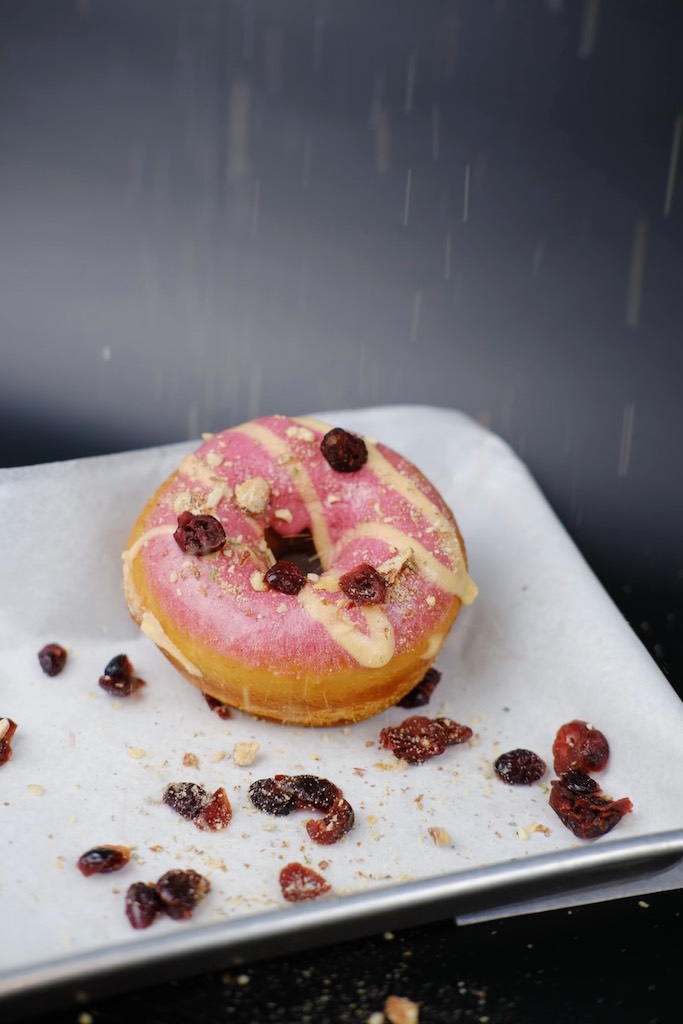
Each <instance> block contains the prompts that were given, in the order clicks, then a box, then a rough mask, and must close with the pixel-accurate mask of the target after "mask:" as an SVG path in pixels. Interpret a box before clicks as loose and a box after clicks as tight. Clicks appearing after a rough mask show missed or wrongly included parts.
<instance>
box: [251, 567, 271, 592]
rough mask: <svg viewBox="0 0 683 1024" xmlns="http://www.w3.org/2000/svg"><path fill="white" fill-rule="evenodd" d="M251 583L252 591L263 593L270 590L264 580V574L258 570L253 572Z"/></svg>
mask: <svg viewBox="0 0 683 1024" xmlns="http://www.w3.org/2000/svg"><path fill="white" fill-rule="evenodd" d="M249 582H250V583H251V589H252V590H258V591H262V590H267V589H268V587H267V585H266V582H265V580H264V579H263V573H262V572H259V571H258V569H257V570H256V572H252V574H251V576H250V577H249Z"/></svg>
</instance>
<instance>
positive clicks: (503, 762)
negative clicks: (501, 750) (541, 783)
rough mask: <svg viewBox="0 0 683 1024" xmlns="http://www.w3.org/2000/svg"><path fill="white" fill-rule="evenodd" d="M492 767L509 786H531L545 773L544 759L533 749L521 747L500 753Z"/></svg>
mask: <svg viewBox="0 0 683 1024" xmlns="http://www.w3.org/2000/svg"><path fill="white" fill-rule="evenodd" d="M493 767H494V769H495V771H496V774H497V775H498V776H499V778H501V779H502V780H503V782H507V783H508V785H510V786H531V785H533V783H534V782H538V780H539V779H541V778H543V776H544V775H545V761H543V760H542V759H541V758H540V757H539V756H538V754H534V752H533V750H525V749H524V748H522V747H517V749H516V750H508V751H507V753H505V754H501V755H500V757H499V758H497V760H496V761H495V762H494V765H493Z"/></svg>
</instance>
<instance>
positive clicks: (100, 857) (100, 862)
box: [76, 846, 130, 878]
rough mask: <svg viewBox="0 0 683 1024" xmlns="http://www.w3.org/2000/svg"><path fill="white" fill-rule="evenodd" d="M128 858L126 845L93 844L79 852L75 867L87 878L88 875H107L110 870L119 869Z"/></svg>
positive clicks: (128, 850)
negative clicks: (88, 848)
mask: <svg viewBox="0 0 683 1024" xmlns="http://www.w3.org/2000/svg"><path fill="white" fill-rule="evenodd" d="M129 860H130V848H129V847H128V846H93V848H92V849H91V850H86V852H85V853H82V854H81V856H80V857H79V858H78V860H77V862H76V867H77V868H78V870H79V871H80V872H81V874H82V875H85V876H86V878H88V877H89V876H90V875H108V874H109V873H110V872H111V871H120V870H121V868H123V867H125V866H126V864H127V863H128V861H129Z"/></svg>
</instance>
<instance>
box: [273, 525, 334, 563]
mask: <svg viewBox="0 0 683 1024" xmlns="http://www.w3.org/2000/svg"><path fill="white" fill-rule="evenodd" d="M264 540H265V542H266V544H267V545H268V547H269V548H270V550H271V552H272V554H273V558H274V559H275V561H276V562H277V561H279V560H280V559H281V558H286V559H287V561H289V562H294V564H295V565H298V566H299V568H300V569H301V570H302V571H303V572H305V573H309V572H317V573H322V572H324V566H323V564H322V562H321V561H320V556H319V555H318V551H317V549H316V546H315V544H314V543H313V536H312V534H311V531H310V530H303V531H302V532H301V533H297V534H294V536H292V537H281V536H280V534H279V533H277V532H276V531H275V530H273V529H272V528H271V527H270V526H269V527H267V528H266V530H265V531H264Z"/></svg>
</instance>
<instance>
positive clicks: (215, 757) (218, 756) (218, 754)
mask: <svg viewBox="0 0 683 1024" xmlns="http://www.w3.org/2000/svg"><path fill="white" fill-rule="evenodd" d="M211 760H212V761H213V763H214V764H216V763H217V762H218V761H223V760H225V751H224V750H217V751H216V753H215V754H214V755H213V757H212V758H211Z"/></svg>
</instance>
